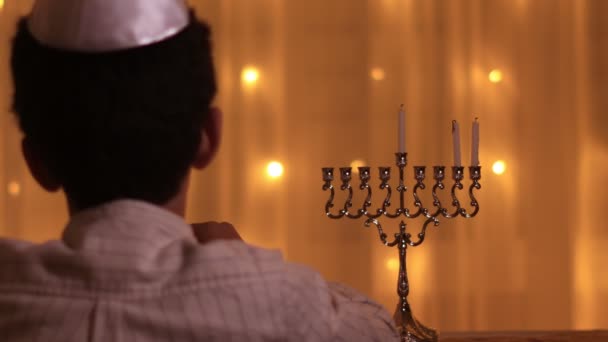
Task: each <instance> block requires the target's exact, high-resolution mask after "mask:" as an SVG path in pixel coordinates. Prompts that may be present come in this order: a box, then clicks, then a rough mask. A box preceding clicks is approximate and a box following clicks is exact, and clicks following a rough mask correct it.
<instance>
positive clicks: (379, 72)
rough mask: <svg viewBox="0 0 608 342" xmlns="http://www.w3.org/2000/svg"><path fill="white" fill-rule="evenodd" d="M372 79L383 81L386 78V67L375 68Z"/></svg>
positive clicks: (371, 74)
mask: <svg viewBox="0 0 608 342" xmlns="http://www.w3.org/2000/svg"><path fill="white" fill-rule="evenodd" d="M370 76H371V77H372V80H374V81H382V80H383V79H384V69H382V68H373V69H372V72H371V73H370Z"/></svg>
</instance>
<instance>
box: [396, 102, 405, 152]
mask: <svg viewBox="0 0 608 342" xmlns="http://www.w3.org/2000/svg"><path fill="white" fill-rule="evenodd" d="M398 131H399V150H398V151H399V152H400V153H405V110H403V105H401V107H400V108H399V127H398Z"/></svg>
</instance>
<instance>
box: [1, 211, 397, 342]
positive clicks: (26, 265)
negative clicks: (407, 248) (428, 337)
mask: <svg viewBox="0 0 608 342" xmlns="http://www.w3.org/2000/svg"><path fill="white" fill-rule="evenodd" d="M398 339H399V338H398V334H397V332H396V330H395V327H394V325H393V323H392V320H391V317H390V315H389V314H388V312H386V311H385V310H384V309H383V308H382V307H381V306H379V305H378V304H376V303H374V302H372V301H371V300H369V299H367V298H366V297H365V296H362V295H360V294H358V293H356V292H355V291H353V290H351V289H349V288H347V287H344V286H340V285H337V284H332V283H328V282H326V281H325V280H324V279H323V278H322V277H321V276H320V275H319V274H318V273H317V272H315V271H313V270H311V269H309V268H306V267H304V266H300V265H296V264H291V263H287V262H285V261H284V260H283V259H282V257H281V254H280V253H279V252H277V251H271V250H266V249H261V248H257V247H253V246H250V245H247V244H245V243H243V242H241V241H215V242H211V243H208V244H204V245H201V244H199V243H198V242H197V241H196V239H195V237H194V235H193V232H192V228H191V227H190V226H189V225H188V224H186V222H185V221H184V220H183V219H182V218H181V217H179V216H177V215H175V214H173V213H171V212H169V211H166V210H165V209H162V208H160V207H157V206H154V205H151V204H148V203H145V202H141V201H134V200H120V201H115V202H112V203H108V204H105V205H102V206H100V207H97V208H94V209H89V210H86V211H83V212H81V213H79V214H77V215H75V216H74V217H72V219H71V221H70V222H69V224H68V225H67V227H66V229H65V231H64V233H63V238H62V240H60V241H50V242H47V243H44V244H31V243H28V242H23V241H14V240H0V341H11V342H13V341H15V342H16V341H28V342H35V341H41V342H42V341H43V342H53V341H58V342H59V341H61V342H64V341H65V342H70V341H104V342H110V341H117V342H118V341H125V342H126V341H128V342H152V341H164V342H171V341H176V342H177V341H222V342H224V341H239V342H240V341H315V342H317V341H398Z"/></svg>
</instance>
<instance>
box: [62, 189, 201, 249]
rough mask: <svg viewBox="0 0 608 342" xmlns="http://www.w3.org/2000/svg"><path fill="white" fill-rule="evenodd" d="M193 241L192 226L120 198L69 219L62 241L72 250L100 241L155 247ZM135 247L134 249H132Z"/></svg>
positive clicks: (147, 205)
mask: <svg viewBox="0 0 608 342" xmlns="http://www.w3.org/2000/svg"><path fill="white" fill-rule="evenodd" d="M183 239H191V240H195V238H194V234H193V232H192V227H191V226H190V225H188V224H187V223H186V222H185V221H184V219H183V218H182V217H181V216H178V215H176V214H174V213H172V212H170V211H168V210H166V209H164V208H162V207H159V206H157V205H154V204H151V203H148V202H144V201H139V200H132V199H121V200H116V201H112V202H108V203H105V204H102V205H100V206H97V207H94V208H90V209H86V210H83V211H81V212H79V213H77V214H76V215H74V216H72V217H71V218H70V221H69V223H68V225H67V226H66V228H65V230H64V231H63V241H64V242H65V243H66V245H68V246H69V247H71V248H73V249H82V248H85V249H86V248H87V247H88V246H89V245H91V244H92V245H94V246H96V245H98V244H99V242H100V241H108V240H109V241H112V240H121V241H125V240H131V241H132V242H133V243H137V242H139V243H145V244H146V245H148V248H149V247H150V246H149V245H150V244H151V245H154V246H156V247H158V248H160V247H162V246H165V245H167V244H169V243H171V242H174V241H176V240H183ZM133 247H135V246H133Z"/></svg>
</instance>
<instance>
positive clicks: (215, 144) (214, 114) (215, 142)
mask: <svg viewBox="0 0 608 342" xmlns="http://www.w3.org/2000/svg"><path fill="white" fill-rule="evenodd" d="M222 120H223V118H222V111H221V110H220V109H219V108H217V107H211V109H210V110H209V115H208V116H207V119H206V120H205V123H204V124H203V127H202V132H201V143H200V145H199V148H198V152H197V154H196V158H195V159H194V162H192V167H194V168H195V169H203V168H205V167H207V166H208V165H209V164H210V163H211V161H213V158H214V157H215V155H216V154H217V151H218V150H219V147H220V142H221V140H222Z"/></svg>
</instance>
